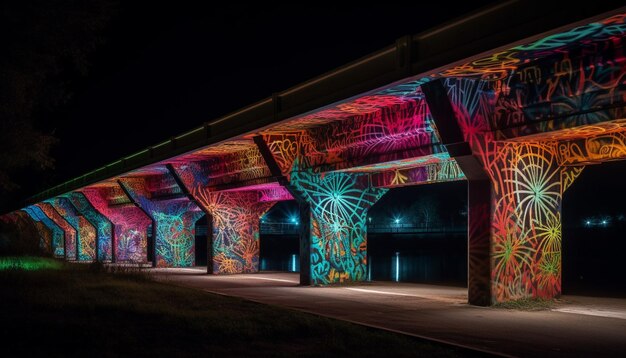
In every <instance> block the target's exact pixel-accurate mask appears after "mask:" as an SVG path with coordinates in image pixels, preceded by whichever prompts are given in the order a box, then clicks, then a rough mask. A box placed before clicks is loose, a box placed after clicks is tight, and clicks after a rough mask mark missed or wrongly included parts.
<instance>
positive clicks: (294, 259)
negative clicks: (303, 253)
mask: <svg viewBox="0 0 626 358" xmlns="http://www.w3.org/2000/svg"><path fill="white" fill-rule="evenodd" d="M297 259H298V255H295V254H294V255H291V272H296V261H297Z"/></svg>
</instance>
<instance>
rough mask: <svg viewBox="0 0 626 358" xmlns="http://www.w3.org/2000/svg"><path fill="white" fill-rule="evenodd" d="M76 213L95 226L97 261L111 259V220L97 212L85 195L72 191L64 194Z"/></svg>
mask: <svg viewBox="0 0 626 358" xmlns="http://www.w3.org/2000/svg"><path fill="white" fill-rule="evenodd" d="M66 197H67V199H68V200H69V201H70V202H71V203H72V205H74V207H75V208H76V210H77V211H78V213H79V214H80V215H82V216H84V217H85V218H86V219H87V220H88V221H89V222H90V223H91V224H92V225H93V226H94V227H95V228H96V249H97V252H98V254H97V258H96V259H97V260H98V261H112V260H113V255H112V244H111V242H112V231H113V230H112V227H111V226H112V225H111V221H109V219H107V218H106V216H104V215H102V214H101V213H100V212H98V211H97V210H96V209H95V208H94V207H93V205H91V203H89V201H88V200H87V198H86V197H85V195H84V194H83V193H80V192H73V193H69V194H67V195H66Z"/></svg>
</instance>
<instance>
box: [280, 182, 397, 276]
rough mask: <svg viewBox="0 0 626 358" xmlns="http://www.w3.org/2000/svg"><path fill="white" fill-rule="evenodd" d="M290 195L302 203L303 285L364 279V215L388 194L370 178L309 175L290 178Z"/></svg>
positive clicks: (365, 271) (365, 231)
mask: <svg viewBox="0 0 626 358" xmlns="http://www.w3.org/2000/svg"><path fill="white" fill-rule="evenodd" d="M289 187H290V190H291V191H292V192H293V193H294V196H297V197H298V199H299V201H300V202H301V216H304V217H303V220H302V225H303V226H305V227H306V228H305V227H303V230H307V231H308V233H307V234H308V235H301V244H300V247H301V248H300V260H301V261H300V275H301V276H300V281H301V284H312V285H326V284H332V283H341V282H351V281H364V280H366V279H367V225H366V220H367V211H368V209H369V208H370V207H371V206H372V205H373V204H374V203H376V201H377V200H378V199H380V197H382V195H383V194H384V193H386V192H387V189H383V188H376V187H373V186H372V185H371V182H370V180H369V176H368V175H359V174H353V173H342V172H329V173H324V174H317V173H313V172H312V171H310V170H303V171H293V172H292V173H291V178H290V184H289Z"/></svg>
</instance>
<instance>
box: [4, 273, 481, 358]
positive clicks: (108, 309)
mask: <svg viewBox="0 0 626 358" xmlns="http://www.w3.org/2000/svg"><path fill="white" fill-rule="evenodd" d="M77 266H82V267H77ZM144 278H145V275H144V276H142V275H137V274H134V273H130V274H122V275H119V274H115V275H114V274H111V273H109V272H106V270H102V269H100V268H97V267H95V266H94V267H89V265H66V266H65V267H63V268H62V269H58V270H40V271H22V270H7V271H2V272H0V285H1V286H2V288H3V289H2V290H0V302H2V304H1V305H0V317H1V319H2V323H3V324H2V325H1V327H2V328H0V332H1V334H2V337H3V340H4V342H6V343H5V344H3V349H2V351H3V353H2V355H3V357H12V356H20V357H21V356H39V355H40V356H62V357H71V356H111V357H117V356H152V357H154V356H176V357H187V356H189V357H191V356H229V357H230V356H241V357H244V356H245V357H262V356H263V357H264V356H278V357H281V356H296V355H297V356H307V357H316V356H320V357H321V356H324V357H326V356H427V357H459V356H467V355H468V354H470V353H469V352H467V351H462V350H458V349H455V348H450V347H446V346H443V345H440V344H436V343H430V342H426V341H423V340H419V339H413V338H411V337H407V336H403V335H398V334H393V333H389V332H385V331H381V330H376V329H370V328H366V327H362V326H359V325H355V324H350V323H346V322H341V321H337V320H333V319H329V318H323V317H318V316H315V315H310V314H306V313H301V312H295V311H290V310H286V309H280V308H276V307H270V306H266V305H261V304H257V303H253V302H250V301H245V300H241V299H237V298H231V297H223V296H219V295H212V294H207V293H204V292H201V291H197V290H192V289H188V288H182V287H176V286H172V285H167V284H163V283H158V282H154V281H151V280H148V279H144Z"/></svg>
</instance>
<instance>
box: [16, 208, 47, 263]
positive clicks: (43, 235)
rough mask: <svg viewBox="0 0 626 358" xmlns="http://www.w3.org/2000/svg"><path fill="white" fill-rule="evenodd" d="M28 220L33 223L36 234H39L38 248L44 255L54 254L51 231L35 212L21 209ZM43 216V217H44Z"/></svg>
mask: <svg viewBox="0 0 626 358" xmlns="http://www.w3.org/2000/svg"><path fill="white" fill-rule="evenodd" d="M22 211H24V212H25V213H26V214H28V216H29V217H30V219H31V220H32V221H33V222H34V224H35V228H36V229H37V233H38V234H39V248H40V249H41V250H42V252H43V253H44V254H46V255H52V254H53V253H54V249H53V243H52V241H53V233H54V232H53V231H52V229H51V228H50V227H48V225H46V224H45V223H44V222H43V221H42V219H41V217H40V216H39V215H37V213H35V211H34V210H33V209H32V208H31V207H26V208H24V209H22ZM44 216H45V215H44Z"/></svg>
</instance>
